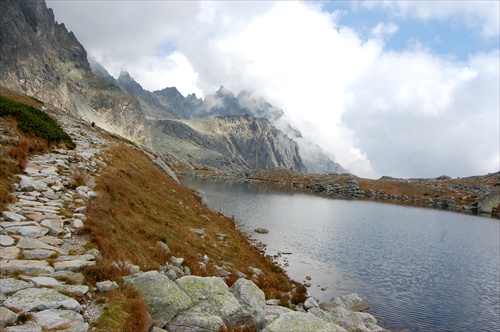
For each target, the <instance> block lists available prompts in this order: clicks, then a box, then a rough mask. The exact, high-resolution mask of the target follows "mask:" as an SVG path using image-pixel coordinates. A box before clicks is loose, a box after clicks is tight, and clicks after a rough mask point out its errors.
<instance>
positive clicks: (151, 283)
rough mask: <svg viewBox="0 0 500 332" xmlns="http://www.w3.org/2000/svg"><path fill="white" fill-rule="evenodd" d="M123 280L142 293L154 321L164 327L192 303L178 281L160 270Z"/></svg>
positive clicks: (138, 274)
mask: <svg viewBox="0 0 500 332" xmlns="http://www.w3.org/2000/svg"><path fill="white" fill-rule="evenodd" d="M123 280H124V282H125V284H126V285H131V286H132V287H134V288H135V289H137V290H138V291H139V292H140V293H141V294H142V296H143V297H144V300H145V301H146V303H147V304H148V307H149V313H150V314H151V317H152V318H153V321H155V322H156V323H158V325H160V326H162V327H163V326H165V324H167V323H168V322H169V321H170V320H171V319H172V318H173V317H174V316H175V315H176V314H178V313H179V312H181V311H184V310H186V309H188V308H189V307H190V306H191V304H192V300H191V298H190V297H189V296H188V295H187V294H186V293H185V292H184V291H182V290H181V289H180V288H179V286H178V285H177V284H176V283H174V282H173V281H172V280H170V279H169V278H168V277H167V276H165V275H163V274H161V273H160V272H158V271H148V272H144V273H137V274H134V275H132V276H128V277H124V278H123Z"/></svg>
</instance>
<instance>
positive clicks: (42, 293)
mask: <svg viewBox="0 0 500 332" xmlns="http://www.w3.org/2000/svg"><path fill="white" fill-rule="evenodd" d="M3 305H4V306H5V307H7V308H9V309H13V310H14V311H16V312H29V311H41V310H46V309H58V308H64V309H70V310H74V311H78V312H80V311H81V310H82V307H81V306H80V304H79V303H78V302H77V301H76V300H74V299H72V298H71V297H68V296H66V295H63V294H61V293H59V292H58V291H56V290H55V289H51V288H27V289H23V290H20V291H18V292H16V293H15V294H13V295H12V296H10V297H9V298H8V299H7V300H5V301H4V303H3Z"/></svg>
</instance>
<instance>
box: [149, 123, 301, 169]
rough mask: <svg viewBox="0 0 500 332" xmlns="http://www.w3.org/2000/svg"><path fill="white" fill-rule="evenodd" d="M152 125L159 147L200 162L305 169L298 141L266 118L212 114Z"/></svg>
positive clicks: (230, 166)
mask: <svg viewBox="0 0 500 332" xmlns="http://www.w3.org/2000/svg"><path fill="white" fill-rule="evenodd" d="M151 128H152V133H153V136H154V140H153V146H154V147H155V149H156V150H158V151H165V152H167V151H168V152H169V153H172V154H174V155H176V156H177V157H178V158H181V159H187V160H191V161H192V162H194V163H195V164H198V165H206V166H208V167H213V168H216V169H221V170H229V171H234V170H244V169H248V168H252V169H274V168H277V167H282V168H286V169H293V170H296V171H300V172H305V171H306V168H305V166H304V164H303V162H302V159H301V156H300V151H299V147H298V145H297V143H296V142H295V141H293V140H292V139H290V138H289V137H288V136H287V135H285V134H284V133H283V132H281V131H280V130H278V129H276V128H275V127H273V126H272V125H271V123H270V122H269V121H268V120H266V119H260V118H253V117H251V116H213V117H209V118H200V119H193V120H189V121H188V120H185V121H182V122H181V121H175V120H162V121H155V122H153V123H152V126H151ZM179 141H182V142H183V143H182V144H184V146H183V148H182V149H180V148H179V144H178V142H179Z"/></svg>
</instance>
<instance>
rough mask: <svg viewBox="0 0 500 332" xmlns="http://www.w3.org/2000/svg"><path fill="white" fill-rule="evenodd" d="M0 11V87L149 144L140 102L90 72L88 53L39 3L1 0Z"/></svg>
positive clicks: (42, 4)
mask: <svg viewBox="0 0 500 332" xmlns="http://www.w3.org/2000/svg"><path fill="white" fill-rule="evenodd" d="M0 12H2V15H1V16H0V85H2V86H4V87H6V88H8V89H11V90H13V91H17V92H22V93H25V94H26V95H29V96H33V97H36V98H38V99H40V100H45V101H47V102H48V103H50V104H52V105H54V106H56V107H59V108H62V109H65V110H66V111H67V112H69V113H71V114H74V115H78V116H79V117H81V118H82V119H84V120H87V121H89V122H90V121H94V122H96V123H97V124H98V125H99V126H101V127H103V128H105V129H107V130H109V131H111V132H114V133H117V134H119V135H122V136H124V137H127V138H129V139H132V140H134V141H136V142H138V143H140V144H143V145H145V146H149V145H150V137H149V133H148V132H147V130H146V128H145V126H144V124H145V117H144V115H143V113H142V111H141V109H140V104H139V102H138V101H137V100H136V99H135V98H132V97H131V96H129V95H127V94H125V93H123V91H121V90H120V89H119V88H117V87H116V86H114V85H112V84H110V83H109V82H107V81H105V80H103V79H102V78H100V77H98V76H96V75H94V74H93V73H92V71H91V68H90V65H89V63H88V61H87V52H86V51H85V49H84V48H83V46H82V45H81V44H80V43H79V42H78V40H77V39H76V37H75V35H74V34H73V33H72V32H68V31H67V29H66V27H65V26H64V24H58V23H57V22H55V20H54V14H53V12H52V10H51V9H48V8H47V6H46V4H45V2H44V1H37V0H33V1H15V0H2V1H1V2H0Z"/></svg>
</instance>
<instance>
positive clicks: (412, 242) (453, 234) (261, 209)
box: [182, 178, 500, 332]
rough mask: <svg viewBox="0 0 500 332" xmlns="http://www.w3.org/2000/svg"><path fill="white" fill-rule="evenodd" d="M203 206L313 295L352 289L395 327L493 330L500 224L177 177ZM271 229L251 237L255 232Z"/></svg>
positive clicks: (497, 312) (498, 298)
mask: <svg viewBox="0 0 500 332" xmlns="http://www.w3.org/2000/svg"><path fill="white" fill-rule="evenodd" d="M182 182H183V184H185V185H187V186H188V187H191V188H193V189H197V190H201V191H203V192H204V193H205V198H206V201H207V204H208V205H209V206H210V207H212V208H213V209H215V210H218V211H220V212H222V213H224V214H226V215H228V216H232V217H234V218H235V222H236V224H237V226H238V227H239V228H240V230H242V231H243V232H244V233H246V234H248V235H251V237H253V238H255V239H258V240H259V241H261V242H262V243H265V244H267V246H268V247H267V254H270V255H274V254H276V253H278V252H282V253H291V254H285V255H282V256H281V258H280V263H281V264H285V263H288V265H289V266H288V267H286V268H285V270H286V271H287V273H288V275H289V276H290V277H291V278H292V279H294V280H296V281H299V282H305V281H306V279H305V278H306V276H310V277H311V281H309V282H310V283H311V284H312V286H311V287H310V289H309V290H310V293H311V295H313V296H314V297H316V298H317V299H319V300H320V301H324V300H327V299H330V298H332V297H334V296H339V295H344V294H348V293H353V292H356V293H358V294H359V295H360V296H361V297H362V298H363V299H365V300H366V301H367V302H368V303H370V305H371V308H370V310H369V311H368V312H369V313H371V314H372V315H374V316H375V317H376V318H377V319H378V321H379V325H380V326H382V327H384V328H387V329H390V330H393V331H401V330H403V329H408V330H410V331H426V332H427V331H454V332H458V331H467V332H469V331H500V267H499V266H500V240H499V238H500V228H499V220H497V219H492V218H486V217H477V216H472V215H466V214H459V213H453V212H446V211H441V210H435V209H426V208H417V207H406V206H401V205H392V204H385V203H376V202H369V201H349V200H335V199H329V198H324V197H319V196H315V195H309V194H304V193H297V192H290V191H279V190H272V189H269V188H265V187H263V186H258V185H251V184H245V183H242V182H240V181H204V180H199V179H192V178H184V179H182ZM258 227H261V228H266V229H268V230H269V234H257V233H255V232H254V229H255V228H258Z"/></svg>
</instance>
